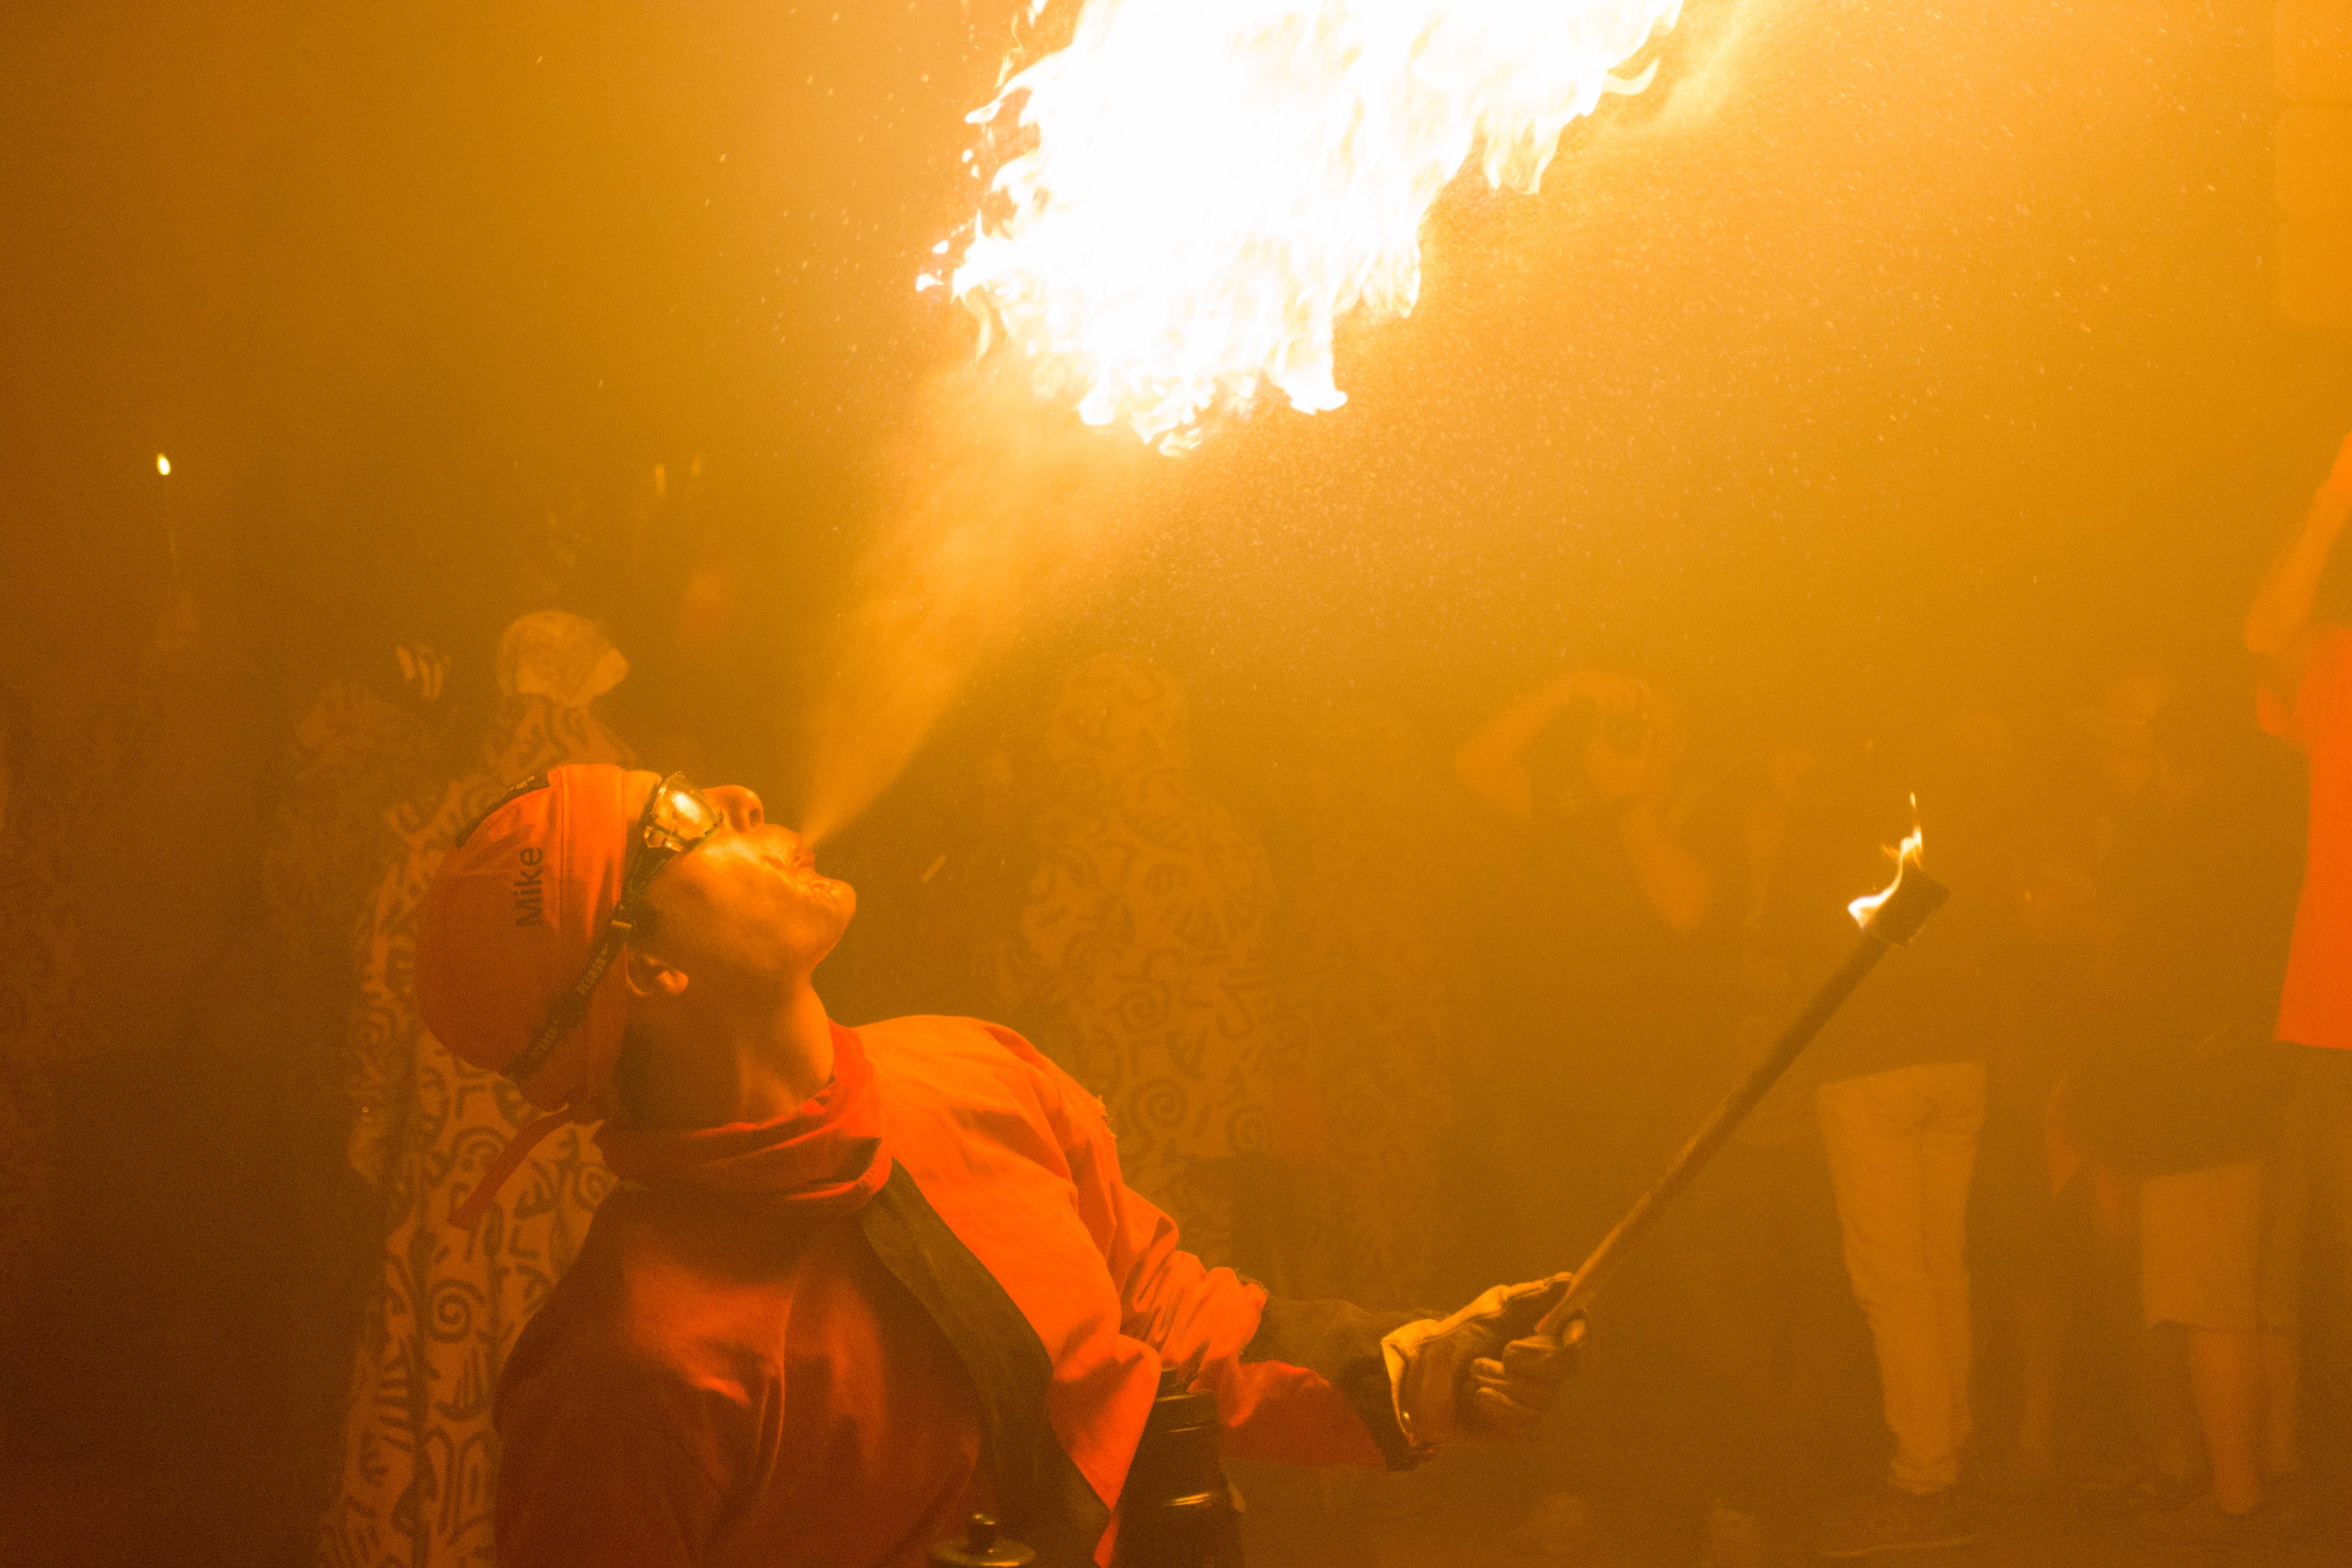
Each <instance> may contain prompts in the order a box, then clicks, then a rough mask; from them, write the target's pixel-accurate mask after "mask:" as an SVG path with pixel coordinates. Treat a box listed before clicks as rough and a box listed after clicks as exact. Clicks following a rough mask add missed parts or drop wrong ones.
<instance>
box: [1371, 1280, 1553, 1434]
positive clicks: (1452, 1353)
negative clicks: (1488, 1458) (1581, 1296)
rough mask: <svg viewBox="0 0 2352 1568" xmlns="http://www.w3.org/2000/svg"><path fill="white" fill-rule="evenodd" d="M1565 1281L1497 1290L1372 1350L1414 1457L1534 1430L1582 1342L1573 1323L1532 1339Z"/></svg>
mask: <svg viewBox="0 0 2352 1568" xmlns="http://www.w3.org/2000/svg"><path fill="white" fill-rule="evenodd" d="M1569 1279H1570V1277H1569V1276H1568V1275H1566V1274H1555V1275H1553V1276H1552V1277H1551V1278H1550V1279H1536V1280H1531V1281H1529V1282H1528V1283H1527V1284H1524V1285H1497V1286H1496V1287H1495V1288H1494V1289H1491V1290H1487V1291H1486V1292H1484V1293H1483V1294H1481V1295H1480V1296H1479V1297H1478V1299H1477V1300H1475V1301H1473V1302H1471V1303H1470V1304H1469V1305H1468V1306H1466V1307H1465V1308H1463V1309H1462V1310H1460V1311H1458V1312H1456V1313H1454V1315H1453V1316H1452V1317H1449V1318H1423V1319H1421V1320H1420V1321H1417V1322H1411V1323H1407V1324H1406V1325H1405V1326H1404V1327H1402V1328H1401V1329H1399V1330H1397V1331H1395V1332H1393V1333H1391V1334H1390V1335H1389V1336H1388V1337H1387V1338H1386V1339H1383V1340H1382V1341H1381V1354H1382V1356H1383V1357H1384V1358H1385V1359H1386V1360H1387V1362H1388V1367H1389V1386H1390V1387H1391V1389H1392V1390H1394V1391H1395V1395H1396V1407H1397V1424H1398V1425H1399V1426H1402V1428H1403V1429H1404V1435H1405V1438H1406V1440H1407V1441H1408V1442H1410V1443H1411V1444H1412V1446H1413V1447H1414V1449H1415V1451H1417V1452H1422V1453H1427V1452H1429V1451H1431V1450H1433V1449H1435V1448H1437V1447H1440V1446H1441V1445H1443V1444H1445V1443H1450V1442H1454V1441H1457V1440H1460V1439H1463V1438H1473V1439H1475V1438H1494V1437H1524V1436H1528V1434H1530V1433H1532V1432H1533V1431H1534V1430H1535V1429H1536V1424H1537V1423H1538V1422H1539V1421H1541V1420H1542V1419H1543V1415H1544V1412H1545V1411H1547V1410H1549V1409H1550V1408H1551V1406H1552V1402H1553V1401H1554V1400H1555V1399H1557V1398H1559V1391H1560V1386H1561V1385H1562V1384H1565V1383H1566V1382H1567V1381H1568V1378H1569V1374H1570V1373H1572V1372H1574V1371H1575V1370H1576V1347H1577V1346H1578V1345H1579V1344H1580V1343H1581V1342H1583V1339H1584V1319H1583V1318H1582V1317H1575V1318H1571V1319H1570V1320H1569V1323H1568V1327H1567V1330H1566V1331H1565V1332H1563V1334H1562V1335H1561V1337H1560V1338H1559V1339H1553V1338H1552V1337H1550V1336H1549V1335H1548V1334H1542V1335H1539V1334H1538V1333H1537V1332H1536V1325H1537V1323H1538V1322H1539V1321H1542V1318H1543V1315H1544V1313H1545V1312H1547V1311H1549V1310H1550V1309H1551V1306H1552V1303H1554V1302H1555V1301H1557V1300H1559V1298H1560V1295H1561V1293H1562V1292H1563V1291H1565V1290H1566V1289H1568V1285H1569Z"/></svg>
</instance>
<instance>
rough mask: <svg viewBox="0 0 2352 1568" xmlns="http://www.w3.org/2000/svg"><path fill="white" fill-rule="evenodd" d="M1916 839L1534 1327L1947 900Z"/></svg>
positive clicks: (1548, 1323) (1573, 1303)
mask: <svg viewBox="0 0 2352 1568" xmlns="http://www.w3.org/2000/svg"><path fill="white" fill-rule="evenodd" d="M1920 845H1921V837H1920V834H1919V831H1918V830H1917V829H1916V828H1914V829H1913V830H1912V832H1911V836H1910V837H1908V838H1906V839H1905V840H1904V841H1903V847H1902V848H1901V849H1900V850H1898V851H1897V852H1896V854H1895V880H1894V881H1893V882H1891V883H1889V884H1888V885H1887V886H1886V887H1885V889H1883V890H1882V891H1879V892H1876V893H1872V894H1869V895H1867V896H1865V897H1864V898H1859V899H1856V900H1854V901H1853V903H1851V904H1849V905H1847V906H1846V908H1847V910H1848V912H1850V913H1851V914H1852V915H1853V918H1854V923H1856V924H1857V925H1859V926H1861V927H1862V932H1861V934H1860V935H1859V936H1858V937H1856V938H1855V939H1854V944H1853V951H1852V952H1849V953H1847V954H1846V956H1845V962H1843V963H1841V964H1839V965H1838V967H1837V970H1836V972H1835V973H1832V974H1831V976H1830V977H1829V979H1827V980H1826V981H1824V982H1822V986H1821V989H1819V990H1817V991H1815V992H1814V993H1813V994H1812V996H1811V998H1810V999H1809V1000H1808V1001H1807V1002H1806V1003H1805V1005H1804V1006H1803V1007H1802V1008H1801V1009H1800V1010H1799V1011H1798V1013H1797V1016H1795V1017H1794V1018H1792V1019H1791V1020H1790V1023H1789V1026H1788V1027H1787V1028H1785V1029H1783V1030H1781V1031H1780V1038H1778V1039H1776V1040H1775V1041H1773V1042H1772V1048H1771V1050H1769V1052H1767V1053H1766V1054H1765V1057H1764V1059H1763V1060H1762V1061H1760V1062H1759V1063H1757V1064H1756V1068H1755V1070H1753V1071H1752V1072H1750V1073H1749V1074H1748V1077H1747V1079H1745V1080H1743V1081H1742V1082H1741V1083H1740V1085H1739V1087H1738V1088H1737V1089H1733V1090H1732V1091H1731V1093H1730V1094H1729V1095H1727V1096H1726V1097H1725V1099H1724V1101H1723V1103H1722V1104H1720V1105H1718V1106H1717V1107H1716V1108H1715V1113H1714V1114H1713V1115H1711V1116H1709V1117H1708V1118H1707V1119H1706V1123H1705V1124H1704V1125H1703V1126H1701V1127H1700V1128H1699V1130H1698V1131H1697V1132H1696V1134H1694V1135H1693V1136H1692V1138H1691V1141H1690V1142H1688V1143H1685V1144H1684V1145H1683V1151H1682V1152H1681V1153H1679V1154H1677V1155H1675V1158H1674V1163H1672V1164H1670V1165H1668V1166H1667V1167H1666V1172H1665V1174H1664V1175H1663V1176H1660V1177H1659V1178H1658V1180H1657V1182H1656V1184H1654V1185H1653V1186H1652V1187H1651V1188H1650V1190H1649V1191H1648V1192H1646V1193H1643V1194H1642V1195H1641V1197H1640V1198H1639V1199H1637V1200H1635V1202H1634V1204H1633V1207H1632V1208H1630V1209H1628V1210H1627V1211H1626V1212H1625V1217H1624V1218H1622V1219H1621V1220H1619V1221H1618V1222H1617V1224H1616V1225H1615V1226H1613V1227H1612V1229H1611V1230H1610V1232H1609V1234H1608V1235H1606V1236H1604V1237H1601V1244H1600V1245H1599V1246H1597V1247H1594V1248H1593V1249H1592V1251H1591V1254H1589V1255H1588V1256H1587V1257H1586V1258H1585V1259H1584V1261H1583V1262H1582V1263H1580V1264H1579V1265H1577V1268H1576V1272H1575V1273H1574V1274H1573V1275H1571V1276H1570V1279H1569V1286H1568V1291H1567V1293H1566V1294H1565V1295H1563V1296H1562V1297H1560V1299H1559V1301H1558V1302H1557V1303H1556V1304H1555V1305H1554V1306H1553V1307H1552V1309H1551V1310H1550V1311H1549V1312H1546V1313H1545V1314H1544V1318H1543V1321H1542V1322H1541V1323H1540V1324H1539V1325H1538V1327H1537V1330H1536V1331H1537V1332H1538V1333H1539V1334H1549V1335H1550V1336H1552V1337H1553V1338H1555V1339H1556V1338H1558V1337H1559V1335H1560V1333H1561V1332H1562V1331H1564V1330H1565V1329H1566V1328H1567V1327H1568V1325H1569V1323H1570V1321H1571V1320H1573V1319H1574V1318H1576V1317H1577V1316H1578V1315H1579V1314H1580V1313H1581V1312H1583V1310H1585V1309H1586V1308H1587V1307H1588V1306H1590V1305H1591V1302H1592V1298H1593V1297H1594V1296H1595V1295H1596V1294H1598V1293H1599V1292H1600V1289H1601V1286H1602V1285H1603V1284H1605V1283H1606V1282H1607V1281H1608V1279H1609V1277H1610V1275H1612V1273H1614V1272H1616V1270H1617V1268H1618V1267H1619V1266H1620V1265H1621V1264H1622V1263H1623V1262H1624V1260H1625V1255H1626V1254H1627V1253H1628V1252H1631V1251H1632V1250H1633V1244H1634V1243H1635V1242H1637V1241H1639V1240H1640V1239H1641V1238H1642V1237H1643V1236H1644V1235H1646V1234H1647V1233H1648V1232H1649V1231H1650V1230H1651V1229H1652V1228H1653V1227H1654V1226H1656V1225H1657V1223H1658V1220H1659V1218H1660V1216H1662V1215H1664V1213H1665V1212H1666V1205H1668V1204H1670V1203H1672V1202H1674V1200H1675V1196H1676V1195H1677V1194H1680V1193H1681V1192H1682V1190H1683V1189H1684V1188H1685V1187H1686V1186H1688V1185H1690V1183H1691V1178H1692V1177H1694V1176H1696V1175H1697V1174H1698V1173H1699V1171H1700V1170H1701V1169H1702V1168H1703V1167H1705V1165H1706V1163H1707V1161H1708V1160H1710V1159H1712V1158H1714V1156H1715V1152H1716V1151H1717V1149H1720V1148H1722V1147H1723V1145H1724V1142H1726V1141H1727V1139H1729V1138H1730V1136H1731V1134H1732V1133H1733V1132H1734V1131H1737V1130H1738V1126H1739V1124H1740V1123H1741V1122H1742V1121H1746V1120H1748V1112H1749V1111H1751V1110H1755V1109H1756V1106H1757V1103H1758V1102H1759V1100H1762V1099H1763V1098H1764V1096H1765V1095H1766V1094H1768V1093H1769V1092H1770V1090H1771V1088H1772V1086H1773V1085H1774V1084H1775V1083H1778V1082H1779V1081H1780V1075H1781V1074H1782V1073H1784V1072H1787V1071H1788V1070H1789V1066H1790V1063H1792V1062H1794V1061H1795V1060H1796V1059H1797V1058H1798V1057H1800V1056H1801V1055H1802V1054H1803V1053H1804V1049H1805V1047H1807V1046H1809V1045H1811V1043H1812V1041H1813V1037H1814V1036H1816V1035H1818V1034H1820V1033H1821V1032H1822V1027H1823V1026H1825V1025H1827V1024H1828V1023H1829V1021H1830V1019H1831V1018H1832V1017H1834V1016H1836V1015H1837V1010H1838V1009H1839V1008H1840V1007H1843V1005H1845V1000H1846V998H1847V997H1849V996H1851V995H1853V993H1854V990H1855V988H1856V987H1857V986H1859V985H1861V984H1862V983H1863V981H1864V978H1865V977H1867V976H1868V975H1869V973H1870V972H1871V971H1872V970H1874V969H1875V968H1877V967H1878V961H1879V960H1880V959H1882V958H1884V957H1885V956H1886V954H1887V953H1888V952H1889V951H1891V950H1892V949H1895V948H1898V947H1908V946H1910V945H1911V939H1912V938H1913V937H1916V936H1917V935H1918V934H1919V928H1920V927H1921V926H1924V925H1926V924H1927V917H1928V916H1930V915H1932V914H1934V913H1935V912H1936V911H1937V910H1939V909H1942V908H1943V907H1944V900H1946V899H1948V898H1949V897H1950V896H1951V889H1948V888H1947V887H1945V886H1944V884H1942V883H1941V882H1938V881H1937V880H1936V879H1934V878H1933V877H1930V876H1928V875H1927V872H1926V871H1925V870H1923V869H1922V868H1921V867H1920V864H1919V849H1920Z"/></svg>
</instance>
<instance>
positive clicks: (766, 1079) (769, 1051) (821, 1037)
mask: <svg viewBox="0 0 2352 1568" xmlns="http://www.w3.org/2000/svg"><path fill="white" fill-rule="evenodd" d="M646 1027H647V1032H648V1033H649V1034H650V1035H652V1036H653V1037H654V1041H655V1051H656V1061H657V1062H658V1066H656V1068H655V1069H654V1071H653V1072H652V1073H650V1074H649V1075H648V1076H647V1079H646V1082H645V1084H644V1087H643V1088H642V1089H639V1090H638V1091H637V1092H636V1094H635V1097H634V1102H633V1103H632V1104H631V1107H630V1111H631V1115H630V1120H631V1121H634V1122H635V1124H636V1125H639V1126H643V1127H656V1128H667V1129H671V1130H675V1131H688V1130H690V1129H693V1128H699V1127H726V1126H731V1125H735V1124H738V1123H742V1122H761V1121H775V1120H777V1119H778V1118H780V1117H784V1116H789V1115H791V1114H792V1113H793V1111H795V1110H799V1109H800V1108H801V1107H802V1106H803V1105H804V1104H806V1103H807V1102H808V1101H809V1100H811V1099H812V1098H814V1096H815V1095H816V1094H817V1093H818V1091H820V1090H821V1089H824V1086H825V1085H826V1084H828V1083H831V1082H832V1081H833V1021H832V1020H831V1019H830V1018H828V1017H827V1016H825V1011H824V1001H823V999H822V998H820V997H819V996H818V995H817V994H816V992H815V990H814V987H812V986H811V985H810V984H808V983H807V982H806V981H802V982H800V983H799V984H795V985H793V986H792V987H790V988H789V989H788V990H786V991H784V992H782V993H781V994H778V995H776V996H775V997H773V998H772V999H771V998H762V999H761V1001H760V1002H759V1003H758V1004H756V1005H749V1006H726V1007H715V1008H709V1009H704V1010H696V1011H690V1012H685V1013H681V1014H678V1015H675V1016H671V1017H669V1018H667V1019H664V1020H663V1021H662V1022H661V1023H659V1024H648V1025H647V1026H646Z"/></svg>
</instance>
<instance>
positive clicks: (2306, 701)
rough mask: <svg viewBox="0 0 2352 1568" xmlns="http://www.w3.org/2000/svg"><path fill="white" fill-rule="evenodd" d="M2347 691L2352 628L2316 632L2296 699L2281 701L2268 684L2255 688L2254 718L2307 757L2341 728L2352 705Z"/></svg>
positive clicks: (2350, 677) (2351, 664) (2351, 682)
mask: <svg viewBox="0 0 2352 1568" xmlns="http://www.w3.org/2000/svg"><path fill="white" fill-rule="evenodd" d="M2347 688H2352V627H2345V626H2317V627H2315V629H2314V632H2313V637H2312V645H2311V653H2310V656H2309V658H2306V659H2305V661H2304V668H2303V678H2302V679H2300V680H2299V681H2297V682H2296V684H2295V689H2294V700H2293V701H2292V702H2289V701H2286V700H2282V699H2281V698H2280V696H2279V694H2278V692H2277V691H2276V689H2273V687H2272V685H2271V683H2270V682H2269V681H2268V680H2264V681H2263V682H2262V684H2261V685H2259V686H2257V687H2256V688H2255V701H2254V716H2255V718H2256V720H2257V721H2259V722H2260V723H2261V725H2262V727H2263V730H2264V731H2267V732H2268V733H2270V734H2273V735H2277V736H2281V737H2283V738H2284V739H2285V740H2286V741H2288V742H2291V743H2292V744H2293V745H2294V747H2295V748H2296V749H2297V750H2299V751H2303V752H2309V751H2311V749H2312V747H2313V745H2314V744H2315V742H2318V741H2320V740H2321V739H2322V738H2323V737H2325V736H2326V735H2327V734H2329V733H2330V732H2331V731H2333V730H2334V729H2335V728H2336V727H2338V726H2340V725H2341V723H2342V715H2343V713H2344V710H2345V708H2346V707H2347V703H2352V690H2347Z"/></svg>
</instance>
